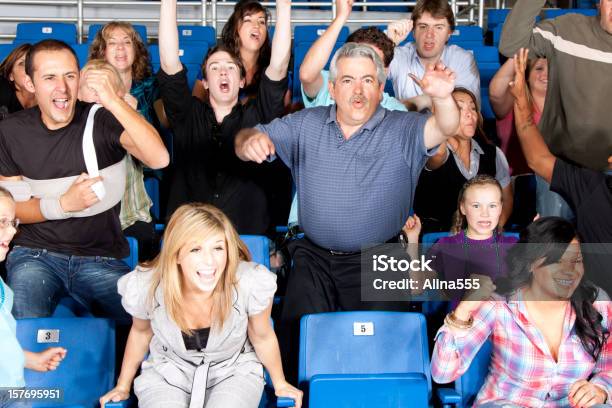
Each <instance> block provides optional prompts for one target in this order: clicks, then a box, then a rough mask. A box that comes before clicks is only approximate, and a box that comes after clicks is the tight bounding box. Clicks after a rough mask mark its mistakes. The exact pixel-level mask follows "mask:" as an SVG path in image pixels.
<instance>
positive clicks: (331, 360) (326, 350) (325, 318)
mask: <svg viewBox="0 0 612 408" xmlns="http://www.w3.org/2000/svg"><path fill="white" fill-rule="evenodd" d="M385 373H393V374H400V373H421V374H423V375H425V377H426V379H427V384H428V394H429V393H430V392H431V373H430V369H429V351H428V343H427V329H426V323H425V316H423V315H422V314H421V313H410V312H383V311H358V312H336V313H320V314H310V315H306V316H303V317H302V320H301V322H300V357H299V372H298V382H299V383H300V384H301V385H302V384H304V383H306V382H308V381H310V380H311V378H312V377H313V376H314V375H317V374H385ZM427 399H429V398H427Z"/></svg>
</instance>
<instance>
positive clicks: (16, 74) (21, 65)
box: [0, 44, 36, 120]
mask: <svg viewBox="0 0 612 408" xmlns="http://www.w3.org/2000/svg"><path fill="white" fill-rule="evenodd" d="M30 48H32V46H31V45H30V44H21V45H19V46H18V47H15V48H14V49H13V51H11V53H10V54H9V55H8V56H7V57H6V58H5V59H4V61H2V63H0V120H2V119H4V118H5V117H6V116H7V115H8V114H10V113H14V112H17V111H20V110H22V109H27V108H30V107H32V106H34V105H36V100H35V99H34V94H33V93H31V92H29V91H28V90H27V89H26V87H25V80H26V73H25V58H26V55H27V54H28V51H30Z"/></svg>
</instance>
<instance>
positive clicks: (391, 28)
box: [387, 18, 414, 45]
mask: <svg viewBox="0 0 612 408" xmlns="http://www.w3.org/2000/svg"><path fill="white" fill-rule="evenodd" d="M413 24H414V23H413V22H412V19H409V18H405V19H402V20H396V21H393V22H392V23H390V24H389V25H388V26H387V37H389V38H390V39H391V41H393V43H394V44H395V45H399V44H400V43H401V42H402V41H404V40H405V39H406V37H408V35H409V34H410V32H411V31H412V26H413Z"/></svg>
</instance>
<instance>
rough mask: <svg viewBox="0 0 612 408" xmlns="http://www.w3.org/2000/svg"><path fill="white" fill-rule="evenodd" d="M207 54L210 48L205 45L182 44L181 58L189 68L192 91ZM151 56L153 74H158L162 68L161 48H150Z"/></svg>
mask: <svg viewBox="0 0 612 408" xmlns="http://www.w3.org/2000/svg"><path fill="white" fill-rule="evenodd" d="M207 52H208V46H206V44H204V43H187V44H182V45H181V46H180V48H179V58H180V60H181V62H182V63H183V64H185V67H186V68H187V81H188V83H189V88H190V89H191V88H193V84H195V81H196V80H197V78H198V73H199V72H200V69H201V67H202V61H203V60H204V56H206V53H207ZM149 54H151V63H152V66H153V72H157V71H158V70H159V67H160V62H159V46H157V45H151V46H149Z"/></svg>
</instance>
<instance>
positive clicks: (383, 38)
mask: <svg viewBox="0 0 612 408" xmlns="http://www.w3.org/2000/svg"><path fill="white" fill-rule="evenodd" d="M346 42H354V43H360V44H368V45H373V46H375V47H376V48H378V49H379V50H381V51H382V53H383V55H384V57H385V58H384V60H383V64H384V65H385V68H387V67H388V66H389V64H391V60H393V49H394V48H395V44H393V41H391V39H390V38H389V37H387V35H386V34H385V33H383V32H382V31H380V29H378V28H377V27H366V28H360V29H358V30H355V31H354V32H353V33H352V34H351V35H349V36H348V38H347V39H346Z"/></svg>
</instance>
